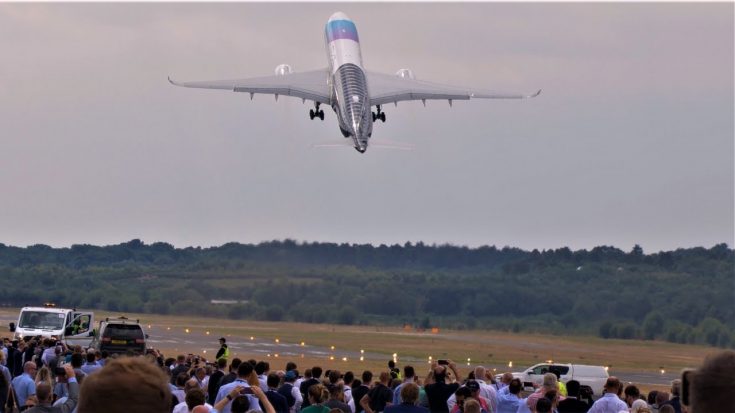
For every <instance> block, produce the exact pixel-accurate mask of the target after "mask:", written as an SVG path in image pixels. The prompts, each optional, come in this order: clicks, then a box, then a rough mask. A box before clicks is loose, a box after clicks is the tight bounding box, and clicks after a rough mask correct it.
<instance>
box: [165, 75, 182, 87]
mask: <svg viewBox="0 0 735 413" xmlns="http://www.w3.org/2000/svg"><path fill="white" fill-rule="evenodd" d="M166 78H167V79H168V83H171V84H172V85H174V86H179V84H178V83H176V82H175V81H173V80H171V76H166Z"/></svg>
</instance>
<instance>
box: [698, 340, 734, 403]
mask: <svg viewBox="0 0 735 413" xmlns="http://www.w3.org/2000/svg"><path fill="white" fill-rule="evenodd" d="M733 372H735V351H732V350H728V351H723V352H720V353H717V354H714V355H711V356H709V357H707V358H706V359H705V360H704V363H702V366H701V367H700V368H699V369H697V370H695V371H694V372H693V373H691V376H690V377H691V383H690V384H689V388H688V390H689V413H708V412H717V413H735V403H734V402H733V400H732V397H733V394H735V374H734V373H733Z"/></svg>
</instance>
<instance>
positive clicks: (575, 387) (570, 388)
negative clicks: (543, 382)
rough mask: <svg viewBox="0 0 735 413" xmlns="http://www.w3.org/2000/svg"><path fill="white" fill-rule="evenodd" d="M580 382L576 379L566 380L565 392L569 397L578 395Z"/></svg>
mask: <svg viewBox="0 0 735 413" xmlns="http://www.w3.org/2000/svg"><path fill="white" fill-rule="evenodd" d="M580 387H581V386H580V384H579V382H578V381H577V380H569V381H568V382H567V394H568V395H569V396H571V397H579V389H580Z"/></svg>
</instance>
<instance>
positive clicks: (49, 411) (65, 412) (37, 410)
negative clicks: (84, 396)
mask: <svg viewBox="0 0 735 413" xmlns="http://www.w3.org/2000/svg"><path fill="white" fill-rule="evenodd" d="M64 373H65V374H64V375H59V376H58V380H59V381H60V382H66V383H67V385H68V386H69V397H67V399H66V401H65V402H64V403H62V404H60V405H58V406H52V405H51V403H53V399H54V392H53V387H52V386H51V385H50V384H48V383H45V382H44V383H40V384H39V385H38V387H36V398H37V399H38V404H37V405H36V406H35V407H32V408H30V409H28V410H26V412H27V413H70V412H72V411H73V410H74V408H75V407H76V406H77V402H78V401H79V383H77V379H76V376H75V373H74V369H73V368H72V366H71V365H69V364H66V365H64Z"/></svg>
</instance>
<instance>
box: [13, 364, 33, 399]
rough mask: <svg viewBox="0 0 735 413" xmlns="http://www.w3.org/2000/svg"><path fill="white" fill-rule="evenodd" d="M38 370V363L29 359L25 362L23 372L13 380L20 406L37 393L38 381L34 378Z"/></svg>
mask: <svg viewBox="0 0 735 413" xmlns="http://www.w3.org/2000/svg"><path fill="white" fill-rule="evenodd" d="M36 370H37V369H36V363H34V362H32V361H27V362H25V364H23V374H21V375H20V376H18V377H16V378H14V379H13V381H12V385H13V391H14V392H15V400H16V403H18V407H19V408H23V407H24V406H25V405H26V402H27V401H28V398H29V397H32V396H35V395H36V382H35V380H33V377H34V376H35V375H36Z"/></svg>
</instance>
